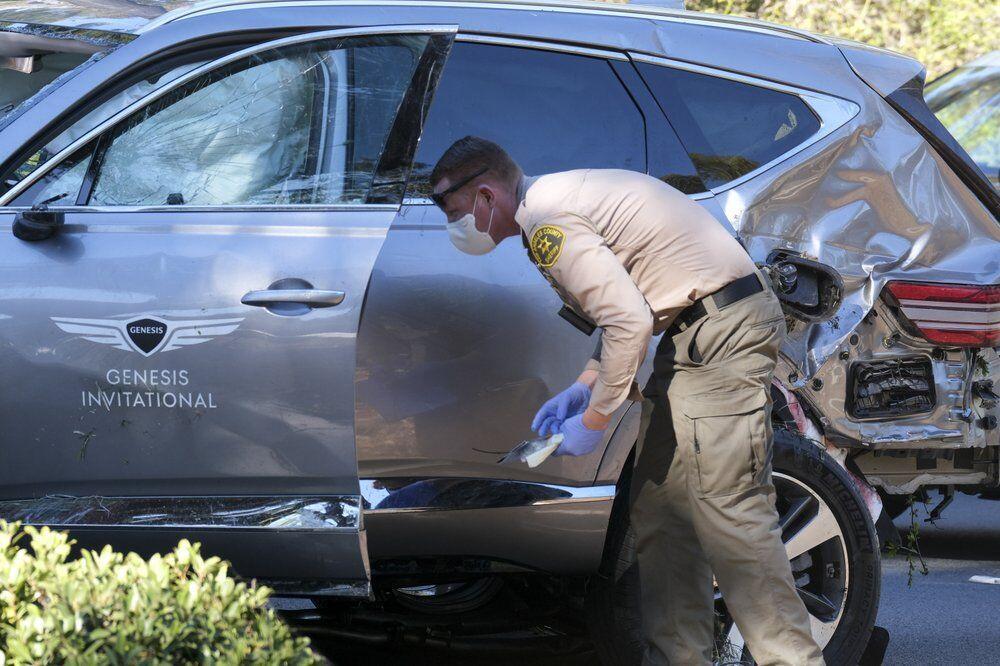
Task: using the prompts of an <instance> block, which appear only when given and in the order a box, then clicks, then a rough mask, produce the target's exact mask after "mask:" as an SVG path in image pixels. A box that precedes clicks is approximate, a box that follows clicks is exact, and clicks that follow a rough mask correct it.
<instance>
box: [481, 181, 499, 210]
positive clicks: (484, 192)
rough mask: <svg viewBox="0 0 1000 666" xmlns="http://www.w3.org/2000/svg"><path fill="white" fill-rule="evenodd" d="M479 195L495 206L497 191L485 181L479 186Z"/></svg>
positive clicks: (491, 205) (490, 205)
mask: <svg viewBox="0 0 1000 666" xmlns="http://www.w3.org/2000/svg"><path fill="white" fill-rule="evenodd" d="M479 197H480V198H481V199H482V200H483V201H485V202H486V204H487V205H488V206H489V207H490V208H493V206H494V205H496V201H497V193H496V192H495V191H494V190H493V188H492V187H490V186H489V185H486V184H485V183H484V184H482V185H480V186H479Z"/></svg>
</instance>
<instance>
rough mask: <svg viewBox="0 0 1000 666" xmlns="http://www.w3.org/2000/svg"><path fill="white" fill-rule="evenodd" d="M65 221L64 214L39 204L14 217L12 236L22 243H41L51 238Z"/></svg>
mask: <svg viewBox="0 0 1000 666" xmlns="http://www.w3.org/2000/svg"><path fill="white" fill-rule="evenodd" d="M65 220H66V214H65V213H62V212H57V211H51V210H49V208H48V206H46V205H44V204H40V205H38V206H34V207H32V209H31V210H25V211H21V212H20V213H18V214H17V216H16V217H14V225H13V227H14V235H15V236H16V237H17V238H20V239H21V240H23V241H32V242H34V241H42V240H45V239H47V238H52V236H54V235H55V234H56V232H57V231H59V228H60V227H62V226H63V224H64V223H65Z"/></svg>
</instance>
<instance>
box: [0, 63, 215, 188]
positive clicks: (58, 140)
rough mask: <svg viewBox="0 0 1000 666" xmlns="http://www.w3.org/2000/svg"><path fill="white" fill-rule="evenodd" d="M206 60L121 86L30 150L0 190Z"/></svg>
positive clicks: (65, 185)
mask: <svg viewBox="0 0 1000 666" xmlns="http://www.w3.org/2000/svg"><path fill="white" fill-rule="evenodd" d="M205 62H207V61H206V60H199V61H196V62H189V63H185V64H183V65H177V66H173V67H171V68H169V69H167V70H166V71H163V72H159V73H152V74H150V75H149V76H148V77H147V78H145V79H142V80H141V81H138V82H136V83H134V84H132V85H130V86H128V87H126V88H125V89H124V90H122V91H120V92H118V93H116V94H114V95H113V96H112V97H110V98H109V99H107V100H105V101H104V102H102V103H100V104H98V105H97V106H95V107H94V108H92V109H91V110H90V111H88V112H87V113H86V114H84V115H83V116H81V117H80V118H78V119H77V120H75V121H74V122H73V123H72V124H71V125H70V126H69V127H67V128H66V129H65V130H63V131H62V132H59V134H57V135H56V136H55V137H53V138H52V139H49V140H48V141H47V142H46V143H45V145H44V146H42V147H41V148H39V149H38V150H36V151H35V152H34V153H32V155H31V157H29V158H28V159H26V160H25V161H24V162H23V163H21V164H20V165H19V166H18V167H17V168H16V169H14V170H13V171H12V172H11V173H9V174H8V175H7V177H5V178H4V179H3V184H2V186H0V193H3V192H6V191H7V190H9V189H10V188H11V187H13V186H14V185H17V184H18V183H19V182H21V181H22V180H24V179H25V178H27V177H28V176H29V175H31V173H32V172H34V171H35V169H37V168H38V167H40V166H42V165H43V164H45V163H46V162H48V161H49V160H50V159H52V158H53V157H55V156H56V154H58V153H59V151H61V150H62V149H64V148H65V147H66V146H68V145H70V144H71V143H73V142H74V141H76V140H77V139H78V138H80V137H81V136H83V135H84V134H86V133H87V132H89V131H91V130H92V129H94V128H95V127H97V126H98V125H99V124H101V123H102V122H104V121H105V120H107V119H108V118H110V117H111V116H113V115H114V114H116V113H118V112H119V111H121V110H122V109H124V108H126V107H128V106H129V105H131V104H133V103H134V102H136V101H137V100H140V99H142V98H143V97H145V96H146V95H148V94H149V93H151V92H153V91H154V90H156V89H158V88H162V87H163V86H164V85H166V84H168V83H170V82H171V81H173V80H175V79H177V78H178V77H180V76H183V75H184V74H187V73H188V72H190V71H191V70H193V69H195V68H196V67H200V66H201V65H203V64H205ZM0 83H2V72H0ZM0 87H2V86H0ZM72 159H75V158H71V160H72ZM76 164H79V161H78V160H77V161H76ZM56 171H59V172H60V173H59V174H57V175H61V172H62V171H63V170H62V169H59V168H58V167H57V168H56ZM79 171H80V169H77V172H79ZM83 171H84V172H85V171H86V166H84V167H83ZM52 178H53V176H48V177H46V180H47V181H48V180H52ZM82 182H83V177H82V174H81V176H80V178H79V180H78V181H77V183H76V184H77V190H79V186H80V185H81V184H82ZM68 185H69V183H68V182H67V181H65V180H64V179H63V180H62V181H61V183H60V185H59V186H60V187H63V188H65V187H67V186H68ZM38 189H39V188H37V187H32V188H31V190H32V191H33V192H35V193H36V194H37V192H38ZM76 194H77V191H74V192H73V193H72V196H66V197H63V198H62V199H59V200H58V201H55V202H53V203H52V204H50V205H53V206H72V205H74V204H75V203H76ZM46 198H48V197H45V196H41V195H39V196H32V197H26V196H24V195H22V196H20V197H18V198H17V200H16V202H15V205H26V206H31V205H33V204H36V203H40V202H41V201H43V200H44V199H46Z"/></svg>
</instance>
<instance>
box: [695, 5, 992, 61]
mask: <svg viewBox="0 0 1000 666" xmlns="http://www.w3.org/2000/svg"><path fill="white" fill-rule="evenodd" d="M686 6H687V8H688V9H691V10H694V11H702V12H716V13H719V14H737V15H740V16H749V17H752V18H759V19H763V20H765V21H772V22H774V23H781V24H783V25H789V26H792V27H795V28H802V29H804V30H809V31H811V32H817V33H821V34H825V35H835V36H837V37H846V38H847V39H853V40H856V41H859V42H865V43H866V44H872V45H873V46H883V47H885V48H888V49H892V50H893V51H899V52H900V53H905V54H907V55H909V56H912V57H914V58H916V59H917V60H919V61H920V62H922V63H923V64H924V66H926V67H927V80H928V81H930V80H931V79H933V78H935V77H937V76H940V75H941V74H944V73H945V72H947V71H948V70H950V69H951V68H953V67H955V66H957V65H961V64H962V63H964V62H967V61H969V60H972V59H973V58H976V57H978V56H981V55H983V54H984V53H988V52H989V51H991V50H993V49H1000V0H687V1H686Z"/></svg>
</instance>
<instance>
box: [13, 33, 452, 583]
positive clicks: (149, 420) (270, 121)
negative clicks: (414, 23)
mask: <svg viewBox="0 0 1000 666" xmlns="http://www.w3.org/2000/svg"><path fill="white" fill-rule="evenodd" d="M453 32H454V29H453V28H448V27H434V26H431V27H426V26H418V27H411V26H407V27H386V28H364V29H350V30H332V31H325V32H315V33H311V34H303V35H297V36H294V37H285V38H282V39H278V40H274V41H269V42H266V43H261V44H257V45H254V46H252V47H249V48H246V49H243V50H240V51H238V52H236V53H230V54H229V55H226V56H223V57H221V58H217V59H214V60H212V61H210V62H207V63H204V64H200V65H197V66H195V67H193V68H191V67H190V65H186V67H187V69H186V70H185V72H184V73H182V74H180V75H178V76H175V77H173V78H172V79H171V80H170V81H169V83H167V84H166V85H162V86H160V87H158V88H156V89H154V90H153V91H152V92H148V94H146V95H145V96H143V97H141V98H140V99H139V100H138V101H136V102H135V103H133V104H131V105H128V106H126V107H125V108H123V109H122V110H121V111H119V112H117V113H115V114H114V115H112V116H111V117H110V118H108V119H107V120H105V121H104V122H101V123H100V124H98V125H97V126H96V127H93V128H92V129H89V130H87V131H84V132H82V134H81V135H80V136H79V137H78V138H76V139H74V140H73V141H71V142H69V143H68V145H66V146H65V147H64V148H62V149H61V150H60V152H59V153H58V154H55V155H50V154H47V153H37V154H35V155H34V156H33V158H32V159H33V160H34V161H33V162H32V161H31V160H28V162H30V163H28V164H26V165H22V167H21V168H20V170H19V171H17V172H15V173H13V174H7V175H6V176H5V182H7V183H11V182H15V183H16V184H15V185H14V186H13V188H12V189H10V190H9V191H8V192H7V193H6V194H5V195H4V196H3V197H2V199H0V204H6V207H4V208H0V220H3V222H4V228H7V226H8V225H12V226H13V227H15V228H16V229H20V228H21V226H20V224H19V223H16V222H15V221H14V218H15V212H16V211H21V212H24V211H25V210H26V208H27V207H29V206H32V205H37V204H39V203H41V202H48V206H49V211H50V212H54V213H57V219H58V221H59V222H61V223H62V226H61V227H60V228H59V229H58V230H57V231H56V233H54V234H53V235H52V236H51V237H49V238H46V239H44V240H32V241H26V240H22V239H21V238H17V237H15V235H14V234H12V233H10V232H7V233H2V234H0V368H2V369H3V380H4V381H3V383H2V385H0V395H2V399H0V454H2V457H3V461H4V464H3V465H0V514H2V515H3V516H4V517H6V518H11V519H15V518H16V519H23V520H27V521H29V522H36V523H45V524H54V525H60V526H65V527H70V528H73V529H74V530H76V531H77V533H78V538H81V540H82V541H83V542H84V543H89V542H101V541H102V540H104V541H110V542H111V543H113V544H116V545H119V546H122V547H130V548H138V549H140V550H150V549H153V548H159V547H162V546H163V545H165V544H169V543H170V542H171V540H174V541H175V540H176V538H177V537H178V536H180V535H184V536H188V537H189V538H191V537H193V538H196V539H199V540H202V541H203V542H204V543H205V544H206V546H207V547H208V548H209V549H210V550H213V551H214V552H218V553H219V554H222V555H225V556H228V557H230V558H231V559H232V560H233V562H234V565H235V566H236V569H237V571H238V572H239V573H241V574H244V575H252V576H257V577H265V578H269V579H283V580H285V581H286V582H290V581H303V580H330V579H336V580H340V581H344V582H345V583H348V585H347V586H345V587H343V588H340V589H341V591H347V592H360V593H362V594H363V593H366V592H367V554H366V550H365V543H364V530H363V525H362V522H361V521H362V518H361V514H360V498H359V486H358V474H357V457H356V453H355V447H354V408H355V405H354V386H353V380H354V373H355V341H356V336H357V330H358V324H359V319H360V314H361V310H362V304H363V302H364V298H365V290H366V286H367V283H368V280H369V277H370V273H371V270H372V266H373V264H374V262H375V258H376V256H377V254H378V252H379V250H380V248H381V246H382V242H383V239H384V237H385V234H386V231H387V229H388V228H389V225H390V224H391V222H392V220H393V218H394V217H395V215H396V211H397V209H398V206H399V203H400V200H401V197H402V190H403V182H404V181H405V177H406V171H407V169H408V167H409V164H410V160H411V158H412V153H413V150H414V147H415V145H416V141H417V139H418V137H419V131H420V124H421V121H422V118H423V109H424V108H425V106H426V104H427V103H428V101H429V95H430V92H431V91H433V89H434V85H435V82H436V76H437V72H438V71H440V68H441V64H442V62H443V59H444V58H445V57H446V56H447V52H448V49H449V48H450V44H451V40H452V37H453ZM87 111H88V110H87V109H81V110H80V113H81V114H85V113H86V112H87ZM40 161H42V162H43V163H41V165H40V166H39V162H40ZM27 215H28V217H30V216H31V213H30V212H29V213H27ZM35 216H36V218H37V217H38V214H37V212H36V213H35ZM16 229H15V230H16ZM20 235H21V237H22V238H23V237H24V234H20ZM128 528H143V529H141V530H138V529H128ZM355 583H360V584H355ZM326 589H331V588H329V587H327V588H326Z"/></svg>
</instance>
